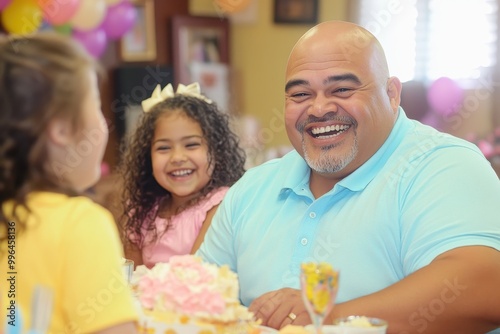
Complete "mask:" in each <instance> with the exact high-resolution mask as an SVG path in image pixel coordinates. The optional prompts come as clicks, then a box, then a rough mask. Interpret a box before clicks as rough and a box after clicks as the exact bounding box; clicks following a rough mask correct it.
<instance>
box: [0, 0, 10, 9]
mask: <svg viewBox="0 0 500 334" xmlns="http://www.w3.org/2000/svg"><path fill="white" fill-rule="evenodd" d="M11 1H12V0H0V10H2V9H4V8H5V7H7V6H8V5H9V4H10V2H11Z"/></svg>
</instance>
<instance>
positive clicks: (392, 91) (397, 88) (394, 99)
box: [387, 77, 402, 112]
mask: <svg viewBox="0 0 500 334" xmlns="http://www.w3.org/2000/svg"><path fill="white" fill-rule="evenodd" d="M401 88H402V84H401V81H399V79H398V78H397V77H390V78H389V80H387V95H388V96H389V100H390V101H391V107H392V110H393V111H394V112H397V111H398V108H399V105H400V103H401Z"/></svg>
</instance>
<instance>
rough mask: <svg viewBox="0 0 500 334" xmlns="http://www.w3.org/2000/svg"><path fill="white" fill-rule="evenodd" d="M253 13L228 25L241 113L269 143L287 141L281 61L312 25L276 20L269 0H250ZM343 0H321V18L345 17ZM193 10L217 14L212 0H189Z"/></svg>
mask: <svg viewBox="0 0 500 334" xmlns="http://www.w3.org/2000/svg"><path fill="white" fill-rule="evenodd" d="M251 1H252V2H253V3H252V4H251V5H250V6H256V8H255V9H256V13H255V15H251V16H253V19H252V20H251V21H250V22H241V23H238V22H234V21H233V23H232V25H231V32H230V33H231V36H230V44H231V66H232V70H233V78H234V81H233V84H234V85H237V87H238V92H239V96H237V97H236V100H237V101H238V103H237V108H236V109H237V110H235V112H236V113H237V114H240V115H253V116H255V117H256V118H257V119H258V120H259V122H260V123H261V126H262V130H261V131H260V133H259V137H260V139H261V140H262V141H263V142H264V144H265V145H266V146H267V147H270V146H276V145H286V144H288V139H287V137H286V132H285V128H284V123H283V118H282V113H283V104H284V86H285V84H284V82H285V81H284V75H285V66H286V62H287V59H288V55H289V53H290V50H291V49H292V47H293V45H294V44H295V42H296V41H297V40H298V38H299V37H300V36H301V35H302V34H304V33H305V32H306V31H307V30H308V29H309V28H311V27H312V25H307V24H298V25H289V24H275V23H274V22H273V1H271V0H251ZM346 3H347V0H320V1H319V20H320V21H327V20H333V19H340V20H341V19H345V18H346V15H347V5H346ZM189 12H190V14H191V15H213V16H217V15H221V14H220V10H218V8H217V7H216V5H215V4H214V1H213V0H190V2H189Z"/></svg>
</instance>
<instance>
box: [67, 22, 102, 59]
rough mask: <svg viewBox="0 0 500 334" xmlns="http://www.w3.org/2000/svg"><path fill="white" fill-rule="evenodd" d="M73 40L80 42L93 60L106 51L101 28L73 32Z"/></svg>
mask: <svg viewBox="0 0 500 334" xmlns="http://www.w3.org/2000/svg"><path fill="white" fill-rule="evenodd" d="M73 38H74V39H75V40H77V41H78V42H80V43H81V44H82V45H83V46H84V47H85V49H86V50H87V52H88V53H90V54H91V55H92V56H94V57H95V58H99V57H100V56H101V55H102V54H103V52H104V50H105V49H106V44H107V37H106V33H105V32H104V30H102V29H101V28H97V29H94V30H89V31H79V30H73Z"/></svg>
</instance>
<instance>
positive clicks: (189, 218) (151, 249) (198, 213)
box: [142, 187, 229, 268]
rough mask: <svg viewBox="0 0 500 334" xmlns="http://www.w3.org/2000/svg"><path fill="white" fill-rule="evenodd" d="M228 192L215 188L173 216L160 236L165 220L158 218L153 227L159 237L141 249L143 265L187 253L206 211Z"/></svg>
mask: <svg viewBox="0 0 500 334" xmlns="http://www.w3.org/2000/svg"><path fill="white" fill-rule="evenodd" d="M228 189H229V188H228V187H221V188H218V189H216V190H214V191H212V192H211V193H210V194H208V195H207V197H206V198H205V199H203V200H202V201H201V202H199V203H197V204H196V205H194V206H192V207H189V208H187V209H186V210H184V211H182V212H181V213H179V214H178V215H176V216H174V217H172V219H171V221H170V225H169V227H168V230H167V232H166V233H162V232H163V230H164V228H165V226H166V224H167V222H166V219H164V218H159V217H157V218H156V220H155V221H154V224H156V231H157V235H158V236H159V237H158V239H157V240H156V241H154V242H152V243H147V244H146V245H145V246H144V247H143V248H142V260H143V263H144V265H146V267H148V268H151V267H153V266H154V265H155V264H156V263H157V262H168V260H169V259H170V257H171V256H173V255H183V254H189V253H190V252H191V248H192V247H193V244H194V242H195V240H196V238H197V237H198V234H199V233H200V229H201V226H202V225H203V222H204V221H205V218H206V217H207V212H208V211H209V210H210V209H212V208H213V207H214V206H216V205H218V204H219V203H220V202H221V201H222V199H223V198H224V195H226V192H227V191H228ZM146 240H147V239H146Z"/></svg>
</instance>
